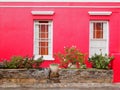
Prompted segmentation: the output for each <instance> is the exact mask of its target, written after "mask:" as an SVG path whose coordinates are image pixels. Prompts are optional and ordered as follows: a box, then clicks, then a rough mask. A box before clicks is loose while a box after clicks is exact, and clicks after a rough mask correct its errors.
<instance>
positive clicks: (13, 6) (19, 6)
mask: <svg viewBox="0 0 120 90" xmlns="http://www.w3.org/2000/svg"><path fill="white" fill-rule="evenodd" d="M0 8H120V6H61V5H60V6H22V5H18V6H15V5H0Z"/></svg>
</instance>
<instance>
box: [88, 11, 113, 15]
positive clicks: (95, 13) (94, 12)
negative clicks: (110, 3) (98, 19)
mask: <svg viewBox="0 0 120 90" xmlns="http://www.w3.org/2000/svg"><path fill="white" fill-rule="evenodd" d="M88 13H89V15H111V14H112V12H111V11H89V12H88Z"/></svg>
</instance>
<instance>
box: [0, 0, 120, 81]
mask: <svg viewBox="0 0 120 90" xmlns="http://www.w3.org/2000/svg"><path fill="white" fill-rule="evenodd" d="M113 6H115V7H117V6H118V7H119V6H120V3H73V2H71V3H69V2H67V3H65V2H64V3H52V2H51V3H47V2H46V3H44V2H43V3H40V2H39V3H25V2H24V3H7V2H6V3H4V2H3V3H0V58H1V59H3V58H6V59H9V58H10V57H11V56H16V55H21V56H33V35H34V34H33V31H34V20H53V53H57V52H58V51H61V52H62V51H63V50H64V47H65V46H73V45H74V46H76V47H77V48H79V49H80V50H81V51H82V52H84V53H86V54H87V57H88V56H89V30H90V21H91V20H103V21H104V20H106V21H109V54H110V55H115V56H116V55H117V56H116V57H115V60H114V63H113V69H114V70H115V76H114V78H115V79H114V82H119V81H120V78H119V77H120V71H119V66H120V61H119V57H120V54H119V53H120V18H119V17H120V7H119V8H115V7H113ZM31 11H54V12H55V13H54V15H32V14H31ZM89 11H111V12H112V14H111V15H109V16H104V15H102V16H101V15H100V16H91V15H89V14H88V12H89ZM52 62H59V60H56V59H55V60H54V61H51V60H48V61H45V62H44V64H43V67H48V66H49V64H50V63H52ZM86 62H87V58H86ZM87 65H88V67H90V65H89V63H87ZM117 75H119V77H118V76H117Z"/></svg>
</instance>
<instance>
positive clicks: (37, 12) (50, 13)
mask: <svg viewBox="0 0 120 90" xmlns="http://www.w3.org/2000/svg"><path fill="white" fill-rule="evenodd" d="M31 13H32V15H53V14H54V11H31Z"/></svg>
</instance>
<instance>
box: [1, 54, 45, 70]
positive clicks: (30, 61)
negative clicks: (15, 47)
mask: <svg viewBox="0 0 120 90" xmlns="http://www.w3.org/2000/svg"><path fill="white" fill-rule="evenodd" d="M42 62H43V57H40V58H38V59H37V60H34V58H33V57H32V58H30V57H21V56H14V57H12V58H11V59H10V60H4V61H3V65H4V68H7V69H19V68H27V69H29V68H39V66H40V65H41V64H42Z"/></svg>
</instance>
